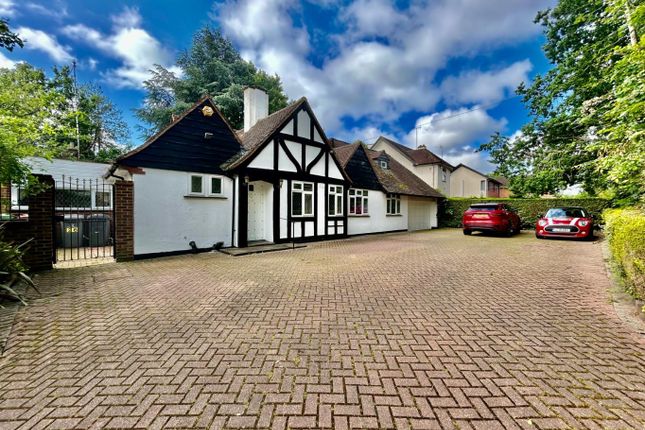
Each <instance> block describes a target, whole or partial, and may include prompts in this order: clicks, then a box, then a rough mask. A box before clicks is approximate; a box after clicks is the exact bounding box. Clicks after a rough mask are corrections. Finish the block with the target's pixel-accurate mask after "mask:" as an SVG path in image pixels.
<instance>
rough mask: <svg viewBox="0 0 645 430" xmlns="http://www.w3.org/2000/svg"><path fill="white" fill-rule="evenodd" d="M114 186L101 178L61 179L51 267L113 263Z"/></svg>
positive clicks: (56, 192)
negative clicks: (53, 265) (52, 264)
mask: <svg viewBox="0 0 645 430" xmlns="http://www.w3.org/2000/svg"><path fill="white" fill-rule="evenodd" d="M114 209H115V208H114V185H112V184H109V183H107V182H105V181H104V180H103V178H94V179H79V178H73V177H70V176H62V177H60V178H59V179H57V180H56V186H55V193H54V225H53V229H54V248H55V252H54V264H55V266H56V267H58V268H60V267H78V266H86V265H91V264H99V263H107V262H111V261H114Z"/></svg>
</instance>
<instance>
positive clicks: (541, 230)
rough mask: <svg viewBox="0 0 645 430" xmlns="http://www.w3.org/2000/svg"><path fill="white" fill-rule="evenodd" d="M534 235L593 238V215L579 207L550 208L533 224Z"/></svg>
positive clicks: (540, 236) (539, 237)
mask: <svg viewBox="0 0 645 430" xmlns="http://www.w3.org/2000/svg"><path fill="white" fill-rule="evenodd" d="M535 237H537V238H538V239H543V238H545V237H569V238H572V239H588V240H592V239H593V217H592V216H591V214H590V213H589V212H587V211H586V210H585V209H583V208H579V207H560V208H551V209H549V210H548V211H547V213H546V214H545V215H544V216H543V217H542V218H540V219H539V220H538V222H537V223H536V224H535Z"/></svg>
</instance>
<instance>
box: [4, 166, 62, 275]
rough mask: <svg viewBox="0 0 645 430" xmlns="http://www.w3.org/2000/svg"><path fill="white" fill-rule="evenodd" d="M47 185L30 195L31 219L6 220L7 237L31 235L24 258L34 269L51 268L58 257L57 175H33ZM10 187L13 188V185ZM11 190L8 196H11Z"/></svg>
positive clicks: (18, 238) (16, 241) (20, 238)
mask: <svg viewBox="0 0 645 430" xmlns="http://www.w3.org/2000/svg"><path fill="white" fill-rule="evenodd" d="M33 176H34V177H35V178H36V180H38V182H40V183H41V184H42V185H44V189H43V190H42V191H41V192H39V193H38V194H32V195H30V196H28V197H27V205H29V209H28V214H29V219H28V221H15V222H6V223H4V226H5V235H4V237H5V240H7V241H8V242H13V243H14V244H20V243H23V242H25V241H27V240H29V239H31V242H29V245H27V252H26V253H25V255H24V258H23V261H24V263H25V264H26V265H27V266H28V267H29V269H31V270H48V269H51V268H52V266H53V258H54V219H53V217H54V192H55V189H54V179H53V178H52V177H51V176H48V175H33ZM9 190H10V189H9ZM10 193H11V191H9V195H8V197H7V196H6V195H5V196H2V197H3V198H5V199H6V198H10V197H11V194H10Z"/></svg>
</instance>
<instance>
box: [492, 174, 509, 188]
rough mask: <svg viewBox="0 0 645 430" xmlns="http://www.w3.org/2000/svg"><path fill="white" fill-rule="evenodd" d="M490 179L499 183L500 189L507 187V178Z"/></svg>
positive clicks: (493, 177)
mask: <svg viewBox="0 0 645 430" xmlns="http://www.w3.org/2000/svg"><path fill="white" fill-rule="evenodd" d="M491 178H492V179H494V180H496V181H497V182H499V184H500V185H501V186H502V187H508V178H505V177H503V176H491Z"/></svg>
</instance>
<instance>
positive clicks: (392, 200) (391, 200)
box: [385, 193, 401, 215]
mask: <svg viewBox="0 0 645 430" xmlns="http://www.w3.org/2000/svg"><path fill="white" fill-rule="evenodd" d="M386 200H387V201H386V206H385V213H386V215H401V195H400V194H390V193H388V194H387V199H386Z"/></svg>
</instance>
